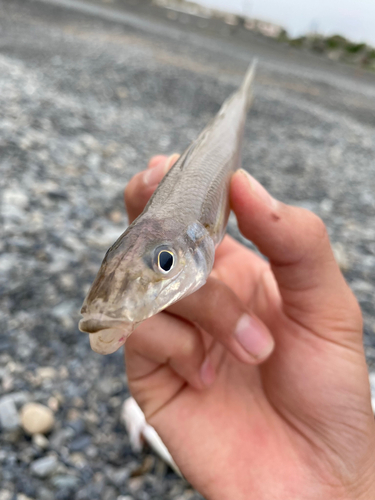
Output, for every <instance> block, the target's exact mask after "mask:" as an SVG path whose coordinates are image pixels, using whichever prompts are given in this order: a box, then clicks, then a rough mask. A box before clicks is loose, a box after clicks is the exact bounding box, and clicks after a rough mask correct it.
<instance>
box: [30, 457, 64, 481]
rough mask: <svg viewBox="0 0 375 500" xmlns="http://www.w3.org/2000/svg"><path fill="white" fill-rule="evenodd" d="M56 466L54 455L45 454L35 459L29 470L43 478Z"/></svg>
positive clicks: (53, 470) (56, 461)
mask: <svg viewBox="0 0 375 500" xmlns="http://www.w3.org/2000/svg"><path fill="white" fill-rule="evenodd" d="M57 467H58V460H57V458H56V457H55V456H53V455H51V456H47V457H43V458H39V459H38V460H35V461H34V462H32V463H31V465H30V472H31V474H33V475H34V476H37V477H40V478H45V477H48V476H50V475H51V474H52V473H53V472H55V470H56V469H57Z"/></svg>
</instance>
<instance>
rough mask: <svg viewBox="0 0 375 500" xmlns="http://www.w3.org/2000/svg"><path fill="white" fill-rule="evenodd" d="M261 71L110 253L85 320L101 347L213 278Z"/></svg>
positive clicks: (116, 343)
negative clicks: (216, 249) (245, 125)
mask: <svg viewBox="0 0 375 500" xmlns="http://www.w3.org/2000/svg"><path fill="white" fill-rule="evenodd" d="M254 71H255V63H253V64H252V66H251V67H250V69H249V70H248V72H247V73H246V75H245V78H244V81H243V83H242V85H241V87H240V88H239V89H238V90H237V92H235V93H234V94H233V95H232V96H231V97H229V98H228V99H227V100H226V101H225V102H224V104H223V105H222V107H221V108H220V110H219V112H218V114H217V115H216V116H215V118H214V119H213V120H212V121H211V122H210V123H209V124H208V126H207V127H206V128H205V129H204V130H203V132H202V133H201V134H200V135H199V136H198V138H197V139H196V140H195V141H194V142H193V143H192V144H191V145H190V146H189V147H188V148H187V150H186V151H185V152H184V154H183V155H182V156H181V157H180V158H179V160H178V161H177V162H176V163H175V165H174V166H173V167H172V168H171V169H170V171H169V172H168V173H167V175H166V176H165V177H164V179H163V180H162V182H161V183H160V185H159V187H158V188H157V189H156V191H155V193H154V194H153V196H152V197H151V199H150V200H149V202H148V204H147V205H146V207H145V209H144V211H143V212H142V214H141V215H140V216H139V217H138V218H137V219H136V220H135V221H134V222H133V223H132V224H131V225H130V226H129V227H128V228H127V230H126V231H125V232H124V233H123V234H122V235H121V236H120V238H119V239H118V240H117V241H116V242H115V243H114V245H112V247H111V248H110V249H109V250H108V251H107V253H106V255H105V257H104V260H103V262H102V265H101V267H100V269H99V272H98V274H97V276H96V278H95V280H94V283H93V285H92V286H91V289H90V291H89V293H88V294H87V297H86V298H85V301H84V303H83V306H82V309H81V313H82V316H83V319H81V321H80V323H79V328H80V330H81V331H83V332H86V333H89V334H90V344H91V347H92V349H93V350H95V351H96V352H99V353H101V354H109V353H111V352H114V351H115V350H117V349H118V348H119V347H120V346H121V345H123V344H124V342H125V341H126V338H127V337H128V336H129V335H130V334H131V333H132V331H133V330H134V329H135V327H136V326H137V325H139V323H141V322H142V321H144V320H145V319H147V318H150V317H151V316H153V315H154V314H157V313H158V312H160V311H162V310H163V309H165V308H166V307H168V306H169V305H171V304H173V303H174V302H176V301H177V300H180V299H181V298H183V297H186V296H187V295H189V294H191V293H193V292H194V291H195V290H197V289H198V288H200V287H201V286H203V285H204V283H205V282H206V280H207V277H208V275H209V273H210V272H211V270H212V266H213V263H214V258H215V248H216V246H217V245H218V244H219V243H220V241H221V239H222V238H223V236H224V234H225V229H226V225H227V222H228V216H229V185H230V179H231V176H232V174H233V172H234V171H235V170H237V169H238V168H239V167H240V152H241V143H242V137H243V131H244V124H245V120H246V114H247V110H248V108H249V106H250V104H251V101H252V82H253V78H254ZM164 252H166V253H164ZM163 253H164V254H163ZM163 255H164V257H165V256H166V257H167V258H160V256H163ZM161 262H168V268H167V269H163V268H162V267H161Z"/></svg>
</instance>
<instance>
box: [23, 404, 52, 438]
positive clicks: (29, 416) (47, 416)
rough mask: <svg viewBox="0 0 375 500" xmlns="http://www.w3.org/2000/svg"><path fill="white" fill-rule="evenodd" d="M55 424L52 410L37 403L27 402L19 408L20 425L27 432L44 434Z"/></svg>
mask: <svg viewBox="0 0 375 500" xmlns="http://www.w3.org/2000/svg"><path fill="white" fill-rule="evenodd" d="M54 424H55V418H54V416H53V412H52V410H50V408H47V406H44V405H41V404H39V403H27V404H26V405H25V406H24V407H23V408H22V410H21V425H22V427H23V429H24V431H25V432H26V433H27V434H31V435H33V434H46V433H47V432H49V431H50V430H51V429H52V428H53V426H54Z"/></svg>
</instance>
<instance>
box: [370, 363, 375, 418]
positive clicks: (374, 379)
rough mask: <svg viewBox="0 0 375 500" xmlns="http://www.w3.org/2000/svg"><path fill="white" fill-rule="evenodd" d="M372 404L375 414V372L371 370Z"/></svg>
mask: <svg viewBox="0 0 375 500" xmlns="http://www.w3.org/2000/svg"><path fill="white" fill-rule="evenodd" d="M370 387H371V404H372V411H373V412H374V414H375V372H370Z"/></svg>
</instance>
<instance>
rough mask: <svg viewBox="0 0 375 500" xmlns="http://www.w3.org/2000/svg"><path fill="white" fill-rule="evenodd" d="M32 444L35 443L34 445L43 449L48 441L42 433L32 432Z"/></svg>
mask: <svg viewBox="0 0 375 500" xmlns="http://www.w3.org/2000/svg"><path fill="white" fill-rule="evenodd" d="M33 444H35V446H38V448H41V449H42V450H45V449H46V448H48V446H49V441H48V439H47V438H46V436H44V435H43V434H34V435H33Z"/></svg>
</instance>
